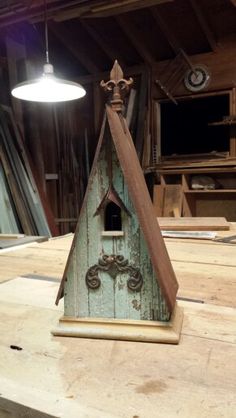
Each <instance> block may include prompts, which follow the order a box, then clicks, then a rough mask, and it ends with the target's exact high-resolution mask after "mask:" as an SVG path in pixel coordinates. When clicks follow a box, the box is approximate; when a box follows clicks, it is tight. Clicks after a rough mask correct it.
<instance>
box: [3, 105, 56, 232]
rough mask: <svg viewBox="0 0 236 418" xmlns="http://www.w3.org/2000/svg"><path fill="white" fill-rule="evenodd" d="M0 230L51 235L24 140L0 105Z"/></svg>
mask: <svg viewBox="0 0 236 418" xmlns="http://www.w3.org/2000/svg"><path fill="white" fill-rule="evenodd" d="M0 204H1V217H0V233H13V234H14V233H24V234H27V235H46V236H51V232H50V229H49V226H48V222H47V219H46V216H45V213H44V208H43V206H42V202H41V198H40V196H39V192H38V189H37V187H36V183H35V180H34V177H33V174H32V171H31V168H30V165H29V161H28V159H27V156H26V153H25V150H24V145H23V141H22V140H21V136H20V133H19V130H18V128H17V126H16V124H15V122H14V118H13V114H12V112H11V110H10V109H9V108H6V107H3V106H1V107H0Z"/></svg>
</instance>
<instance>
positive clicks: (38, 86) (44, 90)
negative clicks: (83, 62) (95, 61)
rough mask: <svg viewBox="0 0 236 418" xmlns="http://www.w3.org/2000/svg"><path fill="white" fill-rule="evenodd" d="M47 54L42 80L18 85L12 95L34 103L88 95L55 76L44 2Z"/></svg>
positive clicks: (79, 87)
mask: <svg viewBox="0 0 236 418" xmlns="http://www.w3.org/2000/svg"><path fill="white" fill-rule="evenodd" d="M44 25H45V47H46V48H45V52H46V63H45V64H44V66H43V74H42V76H41V77H40V78H36V79H33V80H28V81H25V82H23V83H20V84H17V85H16V86H15V87H14V88H13V90H12V92H11V94H12V96H14V97H16V98H17V99H21V100H28V101H33V102H49V103H50V102H65V101H69V100H75V99H80V98H81V97H83V96H84V95H85V94H86V91H85V89H84V88H83V87H82V86H81V85H80V84H78V83H75V82H73V81H68V80H63V79H61V78H57V77H56V76H55V75H54V69H53V65H52V64H50V62H49V49H48V25H47V4H46V0H44Z"/></svg>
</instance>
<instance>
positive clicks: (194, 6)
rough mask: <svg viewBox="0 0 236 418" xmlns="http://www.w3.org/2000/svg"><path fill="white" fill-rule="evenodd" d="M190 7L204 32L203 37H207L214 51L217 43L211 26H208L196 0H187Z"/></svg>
mask: <svg viewBox="0 0 236 418" xmlns="http://www.w3.org/2000/svg"><path fill="white" fill-rule="evenodd" d="M189 2H190V4H191V6H192V9H193V11H194V14H195V16H196V18H197V20H198V22H199V24H200V26H201V29H202V32H203V33H204V35H205V37H206V38H207V42H208V43H209V45H210V47H211V49H212V51H216V50H217V49H218V47H217V43H216V40H215V37H214V35H213V32H212V30H211V28H210V27H209V24H208V23H207V21H206V18H205V16H204V14H203V13H202V10H201V8H200V6H199V3H198V2H197V1H196V0H189Z"/></svg>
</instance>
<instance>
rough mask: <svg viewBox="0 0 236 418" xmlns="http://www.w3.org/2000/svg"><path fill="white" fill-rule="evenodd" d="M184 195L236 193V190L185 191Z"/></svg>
mask: <svg viewBox="0 0 236 418" xmlns="http://www.w3.org/2000/svg"><path fill="white" fill-rule="evenodd" d="M184 193H188V194H195V193H220V194H222V193H236V189H215V190H210V189H209V190H206V189H202V190H184Z"/></svg>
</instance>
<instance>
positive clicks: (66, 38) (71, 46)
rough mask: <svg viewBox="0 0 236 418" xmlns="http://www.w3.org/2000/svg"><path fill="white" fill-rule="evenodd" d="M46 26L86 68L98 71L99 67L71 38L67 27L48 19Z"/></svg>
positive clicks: (90, 71)
mask: <svg viewBox="0 0 236 418" xmlns="http://www.w3.org/2000/svg"><path fill="white" fill-rule="evenodd" d="M48 27H49V29H50V31H51V32H53V33H54V35H55V36H56V37H57V39H59V41H60V42H61V43H62V44H63V45H64V46H65V47H66V48H67V49H68V51H70V53H71V54H72V55H73V56H74V57H75V58H76V59H77V60H78V61H79V62H80V63H81V64H82V65H83V67H85V68H86V70H87V71H88V72H89V73H91V74H93V73H97V72H99V71H100V70H99V68H98V67H97V66H96V64H94V62H93V61H92V60H91V59H90V58H89V56H88V54H87V53H86V54H85V53H84V52H83V51H81V50H80V49H79V48H78V45H77V43H76V42H75V40H74V39H73V37H72V35H71V33H70V31H68V29H67V28H65V26H64V27H62V24H57V23H55V22H52V21H49V22H48Z"/></svg>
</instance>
